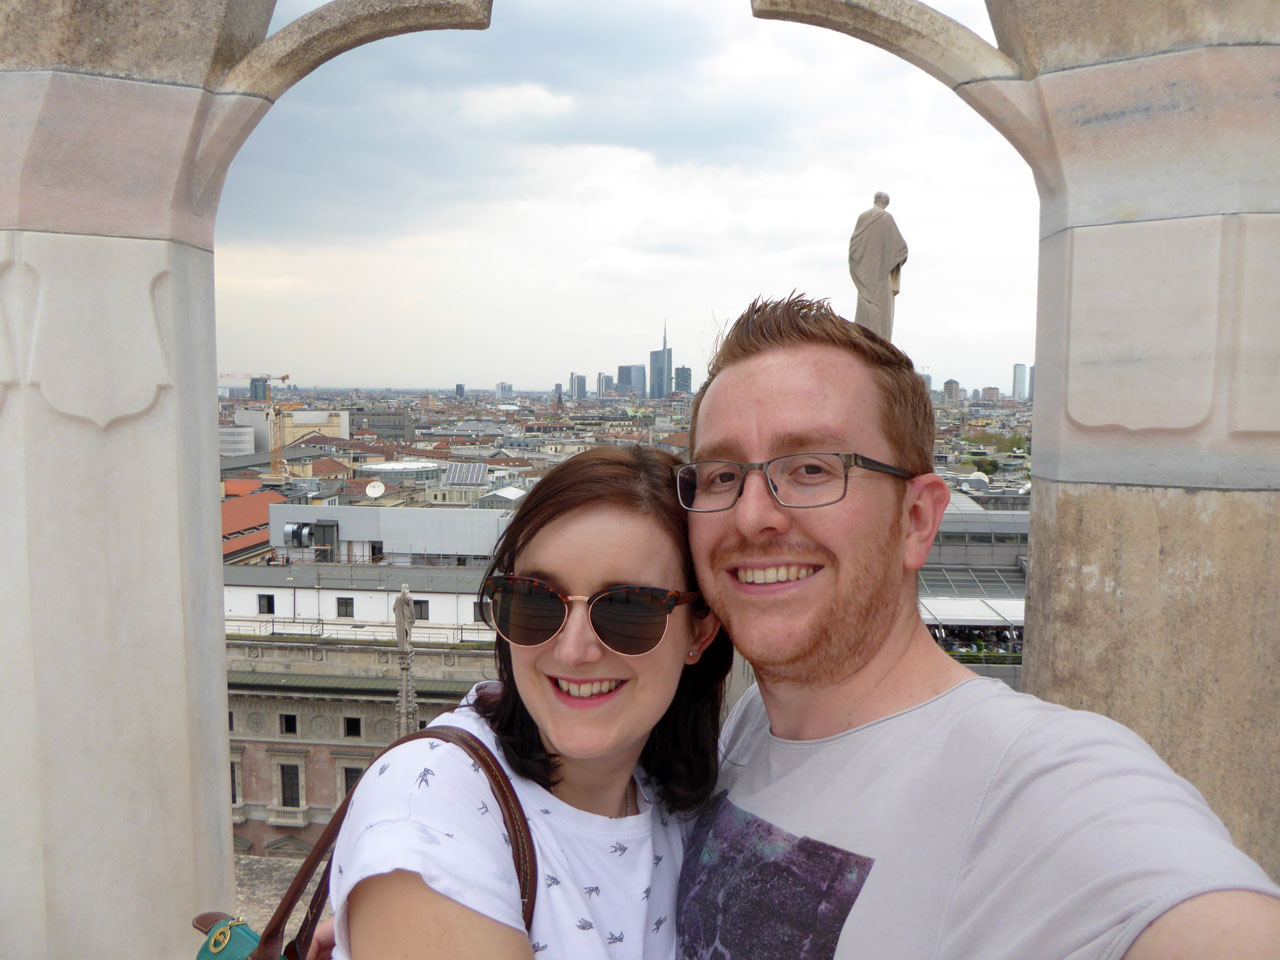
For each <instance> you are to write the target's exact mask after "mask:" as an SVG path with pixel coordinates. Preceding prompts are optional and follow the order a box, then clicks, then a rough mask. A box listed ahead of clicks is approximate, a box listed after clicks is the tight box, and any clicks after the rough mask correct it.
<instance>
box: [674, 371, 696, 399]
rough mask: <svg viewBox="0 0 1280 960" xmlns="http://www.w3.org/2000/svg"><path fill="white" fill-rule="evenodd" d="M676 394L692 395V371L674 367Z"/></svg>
mask: <svg viewBox="0 0 1280 960" xmlns="http://www.w3.org/2000/svg"><path fill="white" fill-rule="evenodd" d="M676 393H693V371H692V370H690V369H689V368H688V367H676Z"/></svg>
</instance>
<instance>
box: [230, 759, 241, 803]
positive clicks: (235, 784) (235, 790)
mask: <svg viewBox="0 0 1280 960" xmlns="http://www.w3.org/2000/svg"><path fill="white" fill-rule="evenodd" d="M239 766H240V764H238V763H236V762H235V761H234V760H232V761H231V804H232V806H235V805H236V804H237V803H239V802H240V770H239Z"/></svg>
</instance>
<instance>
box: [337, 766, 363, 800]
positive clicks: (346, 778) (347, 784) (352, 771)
mask: <svg viewBox="0 0 1280 960" xmlns="http://www.w3.org/2000/svg"><path fill="white" fill-rule="evenodd" d="M362 773H364V771H363V770H361V769H360V768H359V767H343V768H342V795H343V796H344V797H345V796H346V795H347V794H348V793H350V792H351V791H352V790H354V789H355V788H356V784H357V783H359V782H360V774H362Z"/></svg>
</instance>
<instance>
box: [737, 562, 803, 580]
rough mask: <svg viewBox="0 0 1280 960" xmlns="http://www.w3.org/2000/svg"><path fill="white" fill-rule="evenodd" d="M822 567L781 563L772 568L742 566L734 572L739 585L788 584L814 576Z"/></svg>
mask: <svg viewBox="0 0 1280 960" xmlns="http://www.w3.org/2000/svg"><path fill="white" fill-rule="evenodd" d="M819 569H821V568H820V567H818V566H817V565H816V564H811V563H779V564H774V565H771V566H753V567H748V566H741V567H738V568H736V569H735V570H734V573H735V574H736V575H737V577H738V582H739V583H786V582H787V581H791V580H803V579H804V578H805V577H809V576H812V575H813V574H814V573H816V572H817V571H818V570H819Z"/></svg>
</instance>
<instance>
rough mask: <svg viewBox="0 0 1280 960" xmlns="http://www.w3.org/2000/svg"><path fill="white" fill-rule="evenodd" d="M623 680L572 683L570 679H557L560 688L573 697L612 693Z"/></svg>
mask: <svg viewBox="0 0 1280 960" xmlns="http://www.w3.org/2000/svg"><path fill="white" fill-rule="evenodd" d="M621 682H622V681H621V680H593V681H592V682H591V683H571V682H570V681H568V680H560V679H557V680H556V683H557V684H559V685H560V689H561V690H563V691H564V692H565V693H567V694H568V695H569V696H571V697H598V696H600V694H602V693H612V692H613V691H614V690H616V689H617V688H618V684H619V683H621Z"/></svg>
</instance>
